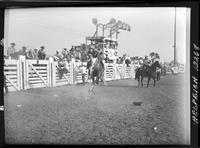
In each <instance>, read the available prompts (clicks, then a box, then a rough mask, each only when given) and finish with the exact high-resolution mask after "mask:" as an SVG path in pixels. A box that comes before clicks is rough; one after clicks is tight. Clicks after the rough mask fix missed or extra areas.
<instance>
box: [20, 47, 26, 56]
mask: <svg viewBox="0 0 200 148" xmlns="http://www.w3.org/2000/svg"><path fill="white" fill-rule="evenodd" d="M26 50H27V48H26V46H22V49H21V50H20V55H23V56H26V52H27V51H26Z"/></svg>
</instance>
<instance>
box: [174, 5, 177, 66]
mask: <svg viewBox="0 0 200 148" xmlns="http://www.w3.org/2000/svg"><path fill="white" fill-rule="evenodd" d="M176 62H177V59H176V7H175V16H174V65H176Z"/></svg>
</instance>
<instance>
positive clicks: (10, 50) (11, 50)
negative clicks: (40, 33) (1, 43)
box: [7, 43, 16, 59]
mask: <svg viewBox="0 0 200 148" xmlns="http://www.w3.org/2000/svg"><path fill="white" fill-rule="evenodd" d="M15 46H16V44H15V43H11V44H10V47H8V50H7V55H8V57H9V58H11V59H15V58H16V56H15V53H16V49H15Z"/></svg>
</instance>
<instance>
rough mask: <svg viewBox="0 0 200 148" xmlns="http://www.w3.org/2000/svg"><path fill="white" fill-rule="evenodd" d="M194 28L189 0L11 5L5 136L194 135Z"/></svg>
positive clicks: (107, 140) (185, 141)
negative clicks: (180, 3) (176, 0)
mask: <svg viewBox="0 0 200 148" xmlns="http://www.w3.org/2000/svg"><path fill="white" fill-rule="evenodd" d="M190 28H191V8H189V7H176V6H174V7H35V8H34V7H33V8H31V7H30V8H6V9H5V12H4V38H2V39H1V46H2V47H3V48H2V49H3V61H4V64H3V73H4V76H3V79H2V81H3V88H4V89H3V99H4V106H3V107H4V108H3V109H4V124H5V129H4V130H5V143H6V144H10V145H13V144H14V145H15V144H22V145H23V144H31V145H32V144H33V145H34V144H37V145H38V144H42V145H46V144H47V145H49V144H54V145H55V144H56V145H71V144H72V145H74V144H75V145H77V144H78V145H190V144H191V131H190V127H191V120H190V119H191V106H190V102H191V98H190V88H191V84H190V79H191V78H190V76H191V73H190V68H191V67H190V60H191V59H190V54H191V53H190V48H191V44H192V42H191V40H190V34H191V30H190ZM192 46H193V47H194V48H195V49H198V50H199V47H198V46H199V45H198V44H196V43H193V45H192ZM194 79H196V78H194ZM194 81H195V82H196V80H194Z"/></svg>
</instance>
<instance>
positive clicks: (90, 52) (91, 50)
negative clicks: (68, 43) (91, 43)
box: [87, 48, 93, 56]
mask: <svg viewBox="0 0 200 148" xmlns="http://www.w3.org/2000/svg"><path fill="white" fill-rule="evenodd" d="M92 52H93V49H92V48H89V51H88V52H87V55H88V56H89V55H90V54H92Z"/></svg>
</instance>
